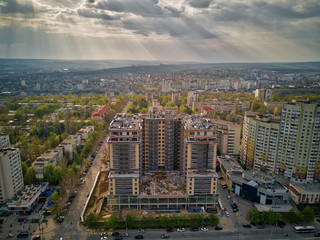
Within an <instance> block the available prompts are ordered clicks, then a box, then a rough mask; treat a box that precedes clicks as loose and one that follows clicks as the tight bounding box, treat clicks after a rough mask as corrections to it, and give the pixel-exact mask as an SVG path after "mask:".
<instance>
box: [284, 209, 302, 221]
mask: <svg viewBox="0 0 320 240" xmlns="http://www.w3.org/2000/svg"><path fill="white" fill-rule="evenodd" d="M287 219H288V221H289V223H296V222H300V217H299V214H298V213H296V211H295V210H294V209H293V208H291V209H290V211H289V212H288V214H287Z"/></svg>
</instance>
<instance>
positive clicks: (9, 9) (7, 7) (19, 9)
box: [0, 0, 34, 14]
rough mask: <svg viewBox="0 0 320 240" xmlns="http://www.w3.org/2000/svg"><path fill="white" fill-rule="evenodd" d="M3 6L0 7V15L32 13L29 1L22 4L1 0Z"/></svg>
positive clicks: (31, 5)
mask: <svg viewBox="0 0 320 240" xmlns="http://www.w3.org/2000/svg"><path fill="white" fill-rule="evenodd" d="M2 2H3V3H4V5H0V14H11V13H12V14H14V13H24V14H30V13H34V7H33V3H32V1H31V0H26V1H24V2H21V1H17V0H3V1H2Z"/></svg>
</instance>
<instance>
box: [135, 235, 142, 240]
mask: <svg viewBox="0 0 320 240" xmlns="http://www.w3.org/2000/svg"><path fill="white" fill-rule="evenodd" d="M134 238H135V239H143V235H137V236H134Z"/></svg>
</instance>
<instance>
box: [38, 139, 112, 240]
mask: <svg viewBox="0 0 320 240" xmlns="http://www.w3.org/2000/svg"><path fill="white" fill-rule="evenodd" d="M106 144H107V139H106V138H105V139H104V143H103V145H102V146H103V147H101V149H100V151H99V152H98V154H97V156H96V158H95V160H94V161H93V164H92V166H91V167H90V169H89V171H88V173H87V175H86V176H85V177H84V180H85V184H84V185H80V186H79V188H78V193H77V196H76V198H75V199H74V201H73V203H72V205H71V207H70V209H69V211H68V213H67V214H66V216H65V220H64V222H63V223H61V224H60V223H55V222H51V223H50V224H55V230H54V231H52V232H50V233H48V234H44V236H45V239H60V237H63V239H64V240H65V239H87V237H88V236H89V235H90V232H87V229H86V228H85V227H83V226H82V225H81V224H80V216H81V213H82V211H83V209H84V206H85V203H86V201H87V199H88V198H87V195H88V194H89V193H90V191H91V189H92V188H93V184H94V181H95V178H96V176H97V174H98V172H99V171H100V169H101V165H102V163H101V159H103V158H104V157H105V156H103V152H104V151H103V148H105V147H106Z"/></svg>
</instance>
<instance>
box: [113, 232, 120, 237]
mask: <svg viewBox="0 0 320 240" xmlns="http://www.w3.org/2000/svg"><path fill="white" fill-rule="evenodd" d="M119 235H120V233H118V232H113V233H111V236H112V237H116V236H119Z"/></svg>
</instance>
